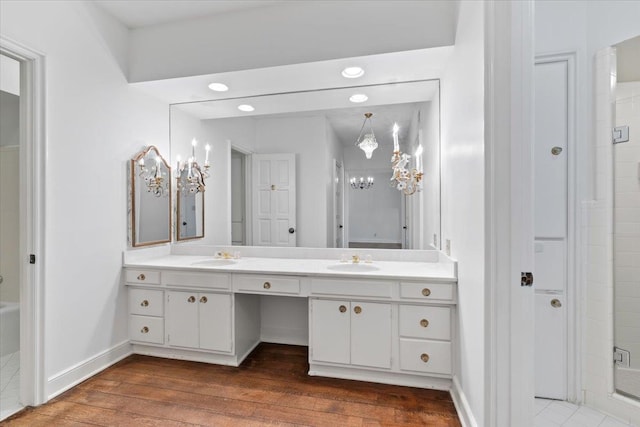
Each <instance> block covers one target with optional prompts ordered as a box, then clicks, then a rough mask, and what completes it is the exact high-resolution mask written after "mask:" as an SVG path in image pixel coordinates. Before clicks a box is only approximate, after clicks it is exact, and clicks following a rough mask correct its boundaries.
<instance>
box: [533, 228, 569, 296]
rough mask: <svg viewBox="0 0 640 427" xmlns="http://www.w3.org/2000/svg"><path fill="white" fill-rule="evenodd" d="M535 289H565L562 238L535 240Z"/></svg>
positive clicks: (564, 252) (564, 250)
mask: <svg viewBox="0 0 640 427" xmlns="http://www.w3.org/2000/svg"><path fill="white" fill-rule="evenodd" d="M535 248H536V249H535V265H536V275H535V280H536V285H535V288H536V291H542V290H545V291H559V292H564V291H566V282H567V281H566V272H565V268H566V265H567V260H566V244H565V241H564V240H536V244H535Z"/></svg>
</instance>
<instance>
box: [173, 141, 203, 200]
mask: <svg viewBox="0 0 640 427" xmlns="http://www.w3.org/2000/svg"><path fill="white" fill-rule="evenodd" d="M197 145H198V141H196V140H195V138H194V139H193V140H192V141H191V157H189V158H188V159H187V161H186V162H184V163H182V162H181V161H180V156H178V157H177V166H176V180H177V183H178V191H180V192H186V193H190V194H196V193H203V192H204V180H205V179H207V178H209V151H211V147H210V146H209V145H206V146H205V147H204V149H205V152H206V155H205V159H204V166H203V168H204V170H203V169H202V168H201V167H200V165H199V164H198V162H197V160H196V146H197Z"/></svg>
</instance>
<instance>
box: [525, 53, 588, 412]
mask: <svg viewBox="0 0 640 427" xmlns="http://www.w3.org/2000/svg"><path fill="white" fill-rule="evenodd" d="M576 56H577V53H576V52H575V51H572V52H557V53H545V54H539V55H536V57H535V65H538V64H549V63H554V62H566V64H567V153H566V155H567V200H566V201H567V252H566V256H567V258H566V272H567V277H566V280H567V293H566V296H565V300H566V305H567V317H566V324H565V328H566V334H567V335H566V336H567V400H568V401H571V402H576V403H580V401H581V400H582V396H581V394H582V393H581V389H582V376H581V372H582V357H581V356H582V354H581V352H580V348H581V345H582V344H581V340H580V337H581V336H582V322H581V321H580V320H581V318H580V313H581V311H580V301H581V298H582V292H581V290H580V287H579V286H578V285H577V283H579V280H578V279H579V276H580V268H578V264H577V262H576V260H577V259H580V258H579V257H577V255H578V254H579V253H580V243H579V241H580V224H579V222H578V215H577V212H578V206H579V200H578V191H577V155H578V146H577V143H576V133H577V121H576V120H577V111H576V108H577V105H578V99H577V97H578V93H577V91H576V82H577V74H576Z"/></svg>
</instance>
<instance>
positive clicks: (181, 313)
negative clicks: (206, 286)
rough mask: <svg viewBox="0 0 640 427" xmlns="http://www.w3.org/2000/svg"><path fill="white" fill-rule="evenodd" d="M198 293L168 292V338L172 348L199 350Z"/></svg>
mask: <svg viewBox="0 0 640 427" xmlns="http://www.w3.org/2000/svg"><path fill="white" fill-rule="evenodd" d="M197 301H198V293H197V292H171V291H170V292H167V320H166V322H167V325H166V327H167V337H168V340H167V341H168V342H169V345H170V346H172V347H190V348H198V341H199V332H198V304H197Z"/></svg>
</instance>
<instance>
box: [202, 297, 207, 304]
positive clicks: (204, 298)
mask: <svg viewBox="0 0 640 427" xmlns="http://www.w3.org/2000/svg"><path fill="white" fill-rule="evenodd" d="M207 301H208V299H207V297H204V296H203V297H200V302H201V303H203V304H206V302H207Z"/></svg>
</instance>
